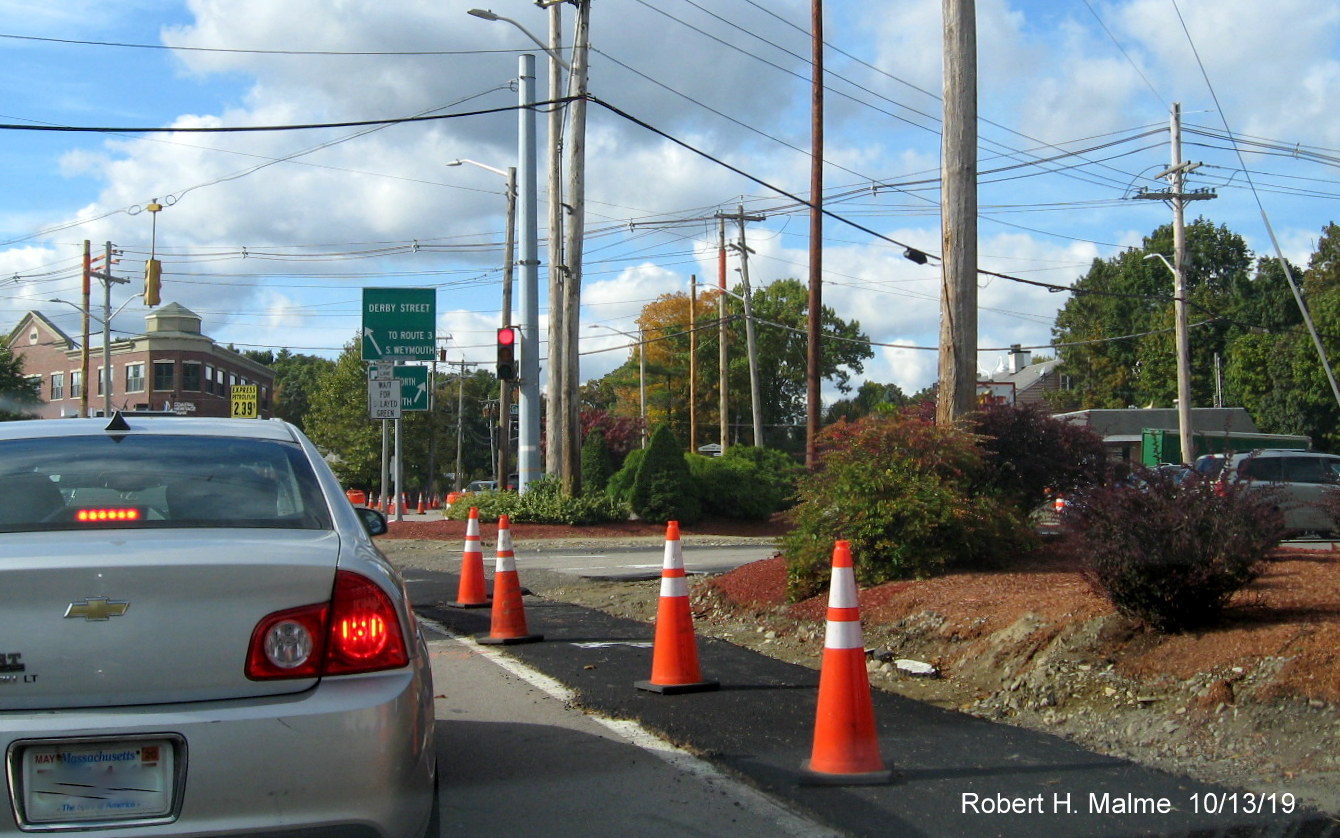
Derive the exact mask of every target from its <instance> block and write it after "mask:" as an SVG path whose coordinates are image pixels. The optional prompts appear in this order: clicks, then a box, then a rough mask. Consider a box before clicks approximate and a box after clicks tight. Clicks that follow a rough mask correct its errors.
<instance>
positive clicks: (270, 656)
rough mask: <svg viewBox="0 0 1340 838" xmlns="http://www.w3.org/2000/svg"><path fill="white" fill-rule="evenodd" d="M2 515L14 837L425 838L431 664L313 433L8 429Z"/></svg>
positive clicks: (2, 659) (0, 719) (391, 576)
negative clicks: (21, 834) (20, 834)
mask: <svg viewBox="0 0 1340 838" xmlns="http://www.w3.org/2000/svg"><path fill="white" fill-rule="evenodd" d="M0 492H3V495H0V753H3V755H4V760H5V769H6V772H5V774H6V784H7V791H8V806H7V807H5V811H4V812H3V813H0V834H15V833H17V832H19V831H22V832H24V833H38V834H41V833H62V832H67V833H68V832H77V833H78V834H79V835H98V836H102V835H107V836H113V835H114V836H118V838H132V837H133V838H139V837H140V836H188V835H189V836H229V835H262V834H263V835H268V836H290V835H292V836H297V835H303V836H312V835H321V836H332V837H335V836H350V838H352V837H353V836H359V837H360V838H362V837H363V836H366V837H367V838H417V836H420V835H422V834H424V832H425V830H426V829H427V828H428V826H429V821H430V817H431V815H432V814H433V813H434V811H435V809H436V804H435V788H436V771H437V763H436V758H435V753H434V750H433V686H432V676H431V673H430V669H429V660H428V653H427V647H426V645H425V643H424V638H423V636H422V634H421V632H420V629H419V626H418V625H417V623H416V620H415V617H414V614H413V612H412V611H411V610H410V607H409V604H408V599H407V597H406V594H405V589H404V584H403V581H402V580H401V578H400V576H399V574H398V573H397V572H396V570H395V569H394V568H393V567H392V566H391V565H390V564H389V563H388V562H387V561H386V559H385V557H384V556H382V554H381V553H380V552H379V551H378V549H377V548H376V547H375V546H374V545H373V543H372V539H371V537H370V535H371V532H372V531H373V530H376V529H378V528H380V529H382V530H383V531H384V528H385V518H384V517H379V516H378V515H377V514H376V513H372V514H371V516H370V517H368V516H365V515H361V514H360V512H359V511H357V510H355V509H354V508H353V507H352V506H351V505H350V504H349V502H348V500H346V498H345V496H344V494H343V493H342V491H341V487H340V485H339V483H338V481H337V480H336V478H335V476H334V475H333V474H332V473H331V471H330V469H329V468H328V467H327V465H326V464H325V462H324V461H323V460H322V458H321V455H320V454H319V453H318V452H317V450H316V448H315V447H314V446H313V445H312V443H311V442H310V441H309V440H308V439H307V438H306V437H305V436H303V435H302V433H301V432H299V431H298V430H297V429H296V428H294V427H293V426H291V425H288V424H286V423H284V422H280V421H263V420H254V419H239V420H232V419H203V418H200V419H197V418H184V417H166V416H142V415H134V414H128V415H125V416H122V415H119V414H118V415H117V416H115V417H113V418H112V419H111V420H108V419H69V420H52V421H33V422H4V423H0Z"/></svg>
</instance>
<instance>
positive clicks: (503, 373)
mask: <svg viewBox="0 0 1340 838" xmlns="http://www.w3.org/2000/svg"><path fill="white" fill-rule="evenodd" d="M516 337H517V335H516V329H514V328H512V327H511V326H503V327H502V328H501V329H499V330H498V369H497V374H498V380H499V381H515V380H516V377H517V368H516Z"/></svg>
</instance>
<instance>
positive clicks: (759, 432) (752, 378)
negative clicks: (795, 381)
mask: <svg viewBox="0 0 1340 838" xmlns="http://www.w3.org/2000/svg"><path fill="white" fill-rule="evenodd" d="M728 217H729V218H732V219H734V220H735V221H737V222H739V225H740V243H739V244H737V245H732V247H733V248H734V249H735V250H737V251H738V252H739V254H740V281H741V282H742V283H743V285H744V333H745V346H746V350H747V351H748V353H749V403H750V412H751V413H752V414H753V419H754V447H755V448H762V447H764V446H763V399H762V398H761V397H760V395H759V380H758V342H757V341H756V340H755V338H754V303H753V293H752V292H751V291H750V289H749V254H750V253H751V252H752V251H751V250H750V249H749V245H747V244H745V234H744V225H745V222H746V221H762V220H764V218H766V216H762V215H745V214H744V207H743V206H740V207H738V209H737V212H736V213H735V215H732V216H728Z"/></svg>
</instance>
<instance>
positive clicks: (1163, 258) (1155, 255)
mask: <svg viewBox="0 0 1340 838" xmlns="http://www.w3.org/2000/svg"><path fill="white" fill-rule="evenodd" d="M1150 259H1158V260H1159V261H1160V262H1162V263H1163V264H1164V265H1166V266H1167V267H1168V270H1170V271H1172V272H1173V274H1176V273H1177V269H1176V268H1174V267H1173V266H1172V263H1171V262H1169V261H1168V257H1167V256H1164V255H1163V254H1162V253H1148V254H1146V255H1145V261H1146V262H1148V261H1149V260H1150Z"/></svg>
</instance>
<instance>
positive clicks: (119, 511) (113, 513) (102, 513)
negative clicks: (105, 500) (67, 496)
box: [74, 506, 144, 524]
mask: <svg viewBox="0 0 1340 838" xmlns="http://www.w3.org/2000/svg"><path fill="white" fill-rule="evenodd" d="M143 517H144V510H142V509H140V508H139V507H137V506H125V507H120V506H118V507H107V508H86V509H77V510H75V513H74V519H75V520H76V521H78V522H79V523H81V524H108V523H130V522H132V521H138V520H140V519H141V518H143Z"/></svg>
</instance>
